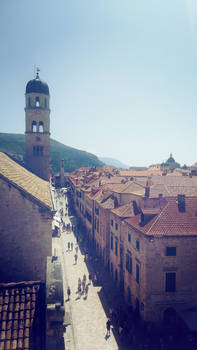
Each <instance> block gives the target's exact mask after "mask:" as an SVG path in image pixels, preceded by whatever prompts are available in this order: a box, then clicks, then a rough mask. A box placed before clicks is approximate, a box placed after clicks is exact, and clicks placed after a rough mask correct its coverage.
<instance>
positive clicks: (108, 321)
mask: <svg viewBox="0 0 197 350" xmlns="http://www.w3.org/2000/svg"><path fill="white" fill-rule="evenodd" d="M106 329H107V336H110V330H111V321H110V319H109V318H108V320H107V322H106Z"/></svg>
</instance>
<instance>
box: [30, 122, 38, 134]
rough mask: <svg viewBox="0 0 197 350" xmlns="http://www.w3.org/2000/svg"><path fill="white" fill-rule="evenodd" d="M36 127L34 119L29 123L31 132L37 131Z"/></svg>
mask: <svg viewBox="0 0 197 350" xmlns="http://www.w3.org/2000/svg"><path fill="white" fill-rule="evenodd" d="M36 127H37V124H36V121H35V120H33V122H32V124H31V130H32V132H36V131H37V130H36Z"/></svg>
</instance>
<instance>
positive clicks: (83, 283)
mask: <svg viewBox="0 0 197 350" xmlns="http://www.w3.org/2000/svg"><path fill="white" fill-rule="evenodd" d="M85 286H86V284H85V281H84V280H83V281H82V294H84V293H85Z"/></svg>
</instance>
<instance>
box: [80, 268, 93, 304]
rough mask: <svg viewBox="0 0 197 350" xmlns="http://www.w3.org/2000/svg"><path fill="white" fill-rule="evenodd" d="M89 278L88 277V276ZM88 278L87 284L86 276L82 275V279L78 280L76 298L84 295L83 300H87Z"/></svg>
mask: <svg viewBox="0 0 197 350" xmlns="http://www.w3.org/2000/svg"><path fill="white" fill-rule="evenodd" d="M89 277H90V276H89ZM90 281H91V280H90V278H89V283H87V279H86V274H85V273H84V275H83V278H82V280H81V278H80V277H79V278H78V288H77V293H78V297H79V298H80V297H81V295H84V296H85V298H86V299H87V297H88V290H89V285H90V283H91V282H90Z"/></svg>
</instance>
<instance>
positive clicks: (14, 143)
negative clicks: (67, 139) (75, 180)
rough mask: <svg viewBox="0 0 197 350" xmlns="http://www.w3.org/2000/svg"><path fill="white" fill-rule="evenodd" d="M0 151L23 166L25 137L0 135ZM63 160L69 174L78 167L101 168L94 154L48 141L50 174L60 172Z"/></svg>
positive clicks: (21, 135) (100, 163)
mask: <svg viewBox="0 0 197 350" xmlns="http://www.w3.org/2000/svg"><path fill="white" fill-rule="evenodd" d="M0 151H1V152H5V153H7V154H8V155H10V156H11V157H13V158H14V159H15V160H16V161H18V162H19V163H21V164H22V165H25V135H23V134H7V133H0ZM61 159H64V170H65V171H66V172H71V171H73V170H75V169H77V168H80V167H89V166H90V167H94V166H97V167H100V166H103V165H104V164H103V162H101V161H100V160H99V159H98V158H97V157H96V156H95V155H94V154H91V153H88V152H85V151H80V150H78V149H75V148H72V147H69V146H66V145H64V144H63V143H60V142H58V141H55V140H53V139H51V140H50V163H51V172H52V173H57V172H59V170H60V160H61Z"/></svg>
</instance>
